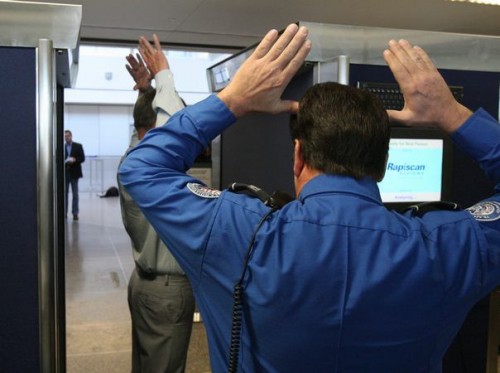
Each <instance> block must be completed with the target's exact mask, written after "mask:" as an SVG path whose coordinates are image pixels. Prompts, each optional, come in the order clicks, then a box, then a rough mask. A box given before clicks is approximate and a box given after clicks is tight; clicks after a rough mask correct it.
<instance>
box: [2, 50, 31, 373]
mask: <svg viewBox="0 0 500 373" xmlns="http://www.w3.org/2000/svg"><path fill="white" fill-rule="evenodd" d="M0 66H2V68H1V70H0V98H1V103H0V134H1V135H0V175H1V179H2V181H1V182H0V206H1V209H0V295H1V301H0V303H1V305H0V372H38V371H39V370H40V367H39V331H38V328H39V321H38V253H37V249H38V245H37V180H36V51H35V49H27V48H0Z"/></svg>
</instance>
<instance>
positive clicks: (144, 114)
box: [134, 89, 156, 130]
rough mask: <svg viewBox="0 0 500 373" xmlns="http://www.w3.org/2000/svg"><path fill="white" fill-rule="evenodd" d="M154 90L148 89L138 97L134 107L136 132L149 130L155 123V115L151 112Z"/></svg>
mask: <svg viewBox="0 0 500 373" xmlns="http://www.w3.org/2000/svg"><path fill="white" fill-rule="evenodd" d="M155 95H156V89H150V90H149V91H147V92H145V93H143V94H142V95H140V96H139V98H138V99H137V101H136V102H135V105H134V127H135V129H136V130H138V129H139V128H144V129H145V130H149V129H151V128H152V127H154V125H155V123H156V113H155V111H154V110H153V99H154V98H155Z"/></svg>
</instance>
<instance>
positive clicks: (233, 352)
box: [228, 207, 278, 373]
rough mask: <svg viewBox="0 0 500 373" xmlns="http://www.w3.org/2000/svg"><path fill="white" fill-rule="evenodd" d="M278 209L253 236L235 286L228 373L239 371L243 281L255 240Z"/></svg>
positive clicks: (271, 211)
mask: <svg viewBox="0 0 500 373" xmlns="http://www.w3.org/2000/svg"><path fill="white" fill-rule="evenodd" d="M277 209H278V208H276V207H275V208H272V209H271V210H269V211H268V212H267V213H266V215H264V217H263V218H262V219H261V220H260V222H259V224H258V225H257V229H255V232H254V234H253V237H252V240H251V241H250V245H248V249H247V254H246V257H245V262H244V264H243V271H242V273H241V277H240V279H239V280H238V282H237V283H236V285H234V290H233V318H232V323H231V345H230V347H229V363H228V373H236V372H237V370H238V355H239V352H240V343H241V326H242V321H243V320H242V319H243V292H244V288H243V280H244V278H245V274H246V272H247V267H248V261H249V260H250V257H251V256H252V252H253V248H254V244H255V238H256V237H257V232H259V229H260V228H261V227H262V224H264V222H265V221H266V220H267V218H268V217H269V216H270V215H271V214H272V213H273V212H275V211H276V210H277Z"/></svg>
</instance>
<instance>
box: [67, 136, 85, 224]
mask: <svg viewBox="0 0 500 373" xmlns="http://www.w3.org/2000/svg"><path fill="white" fill-rule="evenodd" d="M64 141H66V144H65V147H64V159H65V161H64V162H65V164H66V167H65V173H64V178H65V182H66V189H65V193H66V200H65V201H66V215H67V214H68V191H69V186H70V184H71V194H72V195H73V201H72V205H71V212H72V214H73V220H78V213H79V208H78V179H80V178H81V177H83V174H82V163H83V162H85V153H84V152H83V146H82V144H79V143H77V142H73V134H72V133H71V131H68V130H66V131H64Z"/></svg>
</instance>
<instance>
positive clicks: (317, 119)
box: [290, 82, 390, 181]
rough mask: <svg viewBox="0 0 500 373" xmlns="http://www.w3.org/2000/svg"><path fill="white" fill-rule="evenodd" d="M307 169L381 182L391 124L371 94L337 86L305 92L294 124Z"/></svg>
mask: <svg viewBox="0 0 500 373" xmlns="http://www.w3.org/2000/svg"><path fill="white" fill-rule="evenodd" d="M290 134H291V136H292V139H299V140H300V141H301V145H302V152H303V156H304V160H305V162H306V163H307V165H308V166H310V167H312V168H314V169H316V170H318V171H321V172H324V173H327V174H337V175H345V176H351V177H354V178H356V179H361V178H363V177H365V176H370V177H372V178H373V179H374V180H375V181H380V180H382V178H383V177H384V173H385V164H386V158H387V154H388V151H389V139H390V125H389V118H388V116H387V113H386V111H385V110H384V107H383V106H382V103H381V102H380V101H379V100H378V99H377V98H376V97H375V96H373V95H372V94H371V93H369V92H367V91H363V90H360V89H357V88H354V87H349V86H345V85H341V84H338V83H334V82H328V83H320V84H316V85H314V86H312V87H311V88H309V89H308V90H307V92H306V93H305V95H304V97H303V98H302V99H301V100H300V108H299V112H298V113H297V115H296V116H294V117H292V118H291V120H290Z"/></svg>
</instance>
